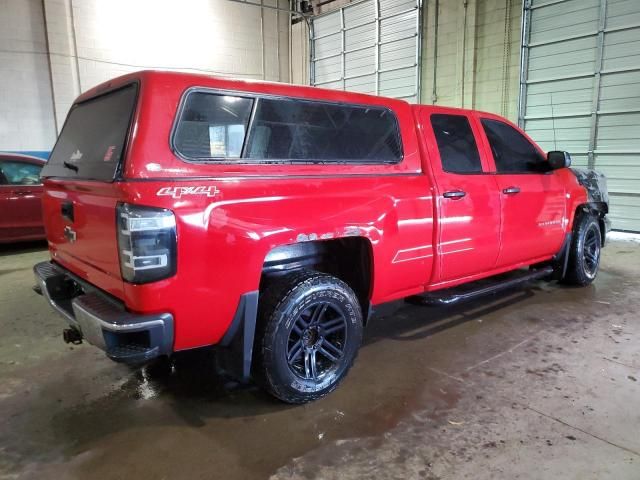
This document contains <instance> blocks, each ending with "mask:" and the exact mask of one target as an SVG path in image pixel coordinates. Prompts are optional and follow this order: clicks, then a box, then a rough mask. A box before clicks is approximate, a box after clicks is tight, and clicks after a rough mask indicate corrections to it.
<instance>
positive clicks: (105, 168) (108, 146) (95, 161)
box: [42, 84, 137, 181]
mask: <svg viewBox="0 0 640 480" xmlns="http://www.w3.org/2000/svg"><path fill="white" fill-rule="evenodd" d="M136 93H137V85H135V84H132V85H129V86H126V87H124V88H121V89H119V90H115V91H113V92H110V93H107V94H105V95H101V96H99V97H96V98H92V99H90V100H87V101H85V102H82V103H80V104H77V105H74V106H73V107H72V108H71V111H70V112H69V115H68V116H67V121H66V122H65V124H64V127H63V128H62V132H61V133H60V136H59V137H58V141H57V143H56V145H55V147H54V148H53V151H52V152H51V156H50V158H49V162H48V163H47V165H46V166H45V168H44V169H43V170H42V176H43V177H72V178H82V179H90V180H101V181H112V180H113V179H114V177H115V175H116V172H117V171H118V166H119V164H120V162H121V160H122V155H123V153H124V147H125V142H126V138H127V132H128V130H129V125H130V124H131V117H132V114H133V110H134V108H135V104H136Z"/></svg>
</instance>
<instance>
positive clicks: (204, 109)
mask: <svg viewBox="0 0 640 480" xmlns="http://www.w3.org/2000/svg"><path fill="white" fill-rule="evenodd" d="M252 106H253V99H250V98H242V97H234V96H230V95H219V94H212V93H203V92H193V93H190V94H189V96H188V97H187V100H186V102H185V105H184V109H183V111H182V115H181V117H180V122H179V123H178V128H177V129H176V134H175V140H174V144H175V148H176V150H177V151H178V152H180V153H181V154H182V155H184V156H186V157H189V158H203V159H207V158H240V155H241V154H242V144H243V143H244V137H245V133H246V131H247V126H248V124H249V118H250V117H251V108H252Z"/></svg>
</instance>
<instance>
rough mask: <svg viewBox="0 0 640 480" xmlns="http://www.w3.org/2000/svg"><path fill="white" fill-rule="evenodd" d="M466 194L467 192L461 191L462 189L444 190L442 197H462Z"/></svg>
mask: <svg viewBox="0 0 640 480" xmlns="http://www.w3.org/2000/svg"><path fill="white" fill-rule="evenodd" d="M466 194H467V192H463V191H462V190H451V191H449V192H444V193H443V194H442V196H443V197H444V198H462V197H464V196H465V195H466Z"/></svg>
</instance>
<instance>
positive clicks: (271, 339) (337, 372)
mask: <svg viewBox="0 0 640 480" xmlns="http://www.w3.org/2000/svg"><path fill="white" fill-rule="evenodd" d="M325 305H326V306H325ZM322 306H325V307H324V310H323V309H322V308H321V307H322ZM318 311H322V313H318ZM308 312H310V313H311V316H309V315H310V313H308ZM314 312H315V313H314ZM316 313H318V315H319V318H321V317H322V316H324V317H322V318H325V320H324V323H322V322H320V320H317V322H316V323H317V327H314V324H313V318H314V316H315V315H316ZM341 316H342V317H344V321H343V323H342V324H341V323H340V318H341ZM258 322H259V323H258V329H257V332H256V333H257V336H256V357H257V358H256V363H255V365H256V371H255V377H256V380H257V381H258V383H260V384H261V386H262V387H263V388H264V389H265V390H266V391H267V392H269V393H270V394H272V395H273V396H275V397H276V398H278V399H280V400H282V401H283V402H287V403H294V404H299V403H306V402H310V401H313V400H316V399H318V398H320V397H323V396H325V395H327V394H328V393H330V392H332V391H333V390H335V389H336V387H337V386H338V384H339V383H340V382H341V381H342V380H343V379H344V377H345V376H346V374H347V372H348V371H349V369H350V368H351V366H352V365H353V362H354V360H355V358H356V356H357V353H358V349H359V347H360V344H361V342H362V329H363V328H362V325H363V324H362V310H361V308H360V303H359V302H358V298H357V297H356V294H355V293H354V292H353V290H352V289H351V288H350V287H349V286H348V285H347V284H346V283H344V282H343V281H342V280H339V279H337V278H335V277H333V276H331V275H327V274H324V273H319V272H315V271H310V270H302V271H298V272H293V273H291V274H287V275H284V276H282V277H277V278H275V279H272V280H269V281H268V283H267V285H266V286H265V287H264V289H263V291H261V292H260V304H259V308H258ZM301 322H302V323H301ZM305 324H306V327H304V326H305ZM301 325H302V328H301ZM323 325H328V327H327V328H326V329H325V328H324V326H323ZM331 325H333V327H332V326H331ZM336 325H337V327H336ZM341 325H344V326H343V327H341ZM313 328H316V330H315V331H316V337H315V343H314V338H311V337H313V335H311V334H309V335H307V337H304V335H306V334H307V333H308V332H311V331H312V329H313ZM336 328H338V331H337V332H334V333H329V332H330V330H332V329H333V330H336ZM305 332H307V333H305ZM303 337H304V338H303ZM305 338H306V339H307V340H308V342H307V341H306V340H304V339H305ZM336 338H338V339H337V340H336ZM341 338H342V341H340V339H341ZM296 339H297V340H296ZM325 341H327V342H329V341H330V342H334V343H335V345H334V348H336V345H337V346H338V347H342V354H341V355H336V356H335V358H336V359H337V361H336V362H335V364H333V363H332V362H333V361H332V360H329V358H328V357H326V358H325V357H324V354H322V353H320V350H323V351H325V352H327V353H330V354H331V355H333V354H334V352H335V350H331V351H330V350H329V346H327V345H326V343H324V342H325ZM305 342H306V343H305ZM307 344H309V345H307ZM318 345H319V346H318ZM298 347H299V348H300V349H302V353H301V354H300V353H297V350H295V349H296V348H298ZM294 354H297V357H295V355H294ZM300 355H302V358H299V357H300ZM312 355H313V364H314V365H315V366H314V367H313V369H311V367H310V365H311V356H312ZM294 357H295V361H294V362H293V364H292V363H291V362H292V360H291V359H292V358H294ZM301 361H302V364H303V365H302V366H301V365H300V362H301ZM328 364H332V366H330V367H326V371H324V372H322V376H320V375H319V374H318V375H317V377H316V376H314V375H313V374H317V373H318V371H319V370H318V368H319V366H321V367H322V366H326V365H328ZM308 366H309V369H308V370H307V367H308ZM296 369H298V370H296ZM311 370H313V371H312V372H311ZM306 375H310V377H309V378H307V376H306Z"/></svg>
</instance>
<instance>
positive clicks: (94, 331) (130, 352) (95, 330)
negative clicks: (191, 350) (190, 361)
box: [33, 262, 174, 364]
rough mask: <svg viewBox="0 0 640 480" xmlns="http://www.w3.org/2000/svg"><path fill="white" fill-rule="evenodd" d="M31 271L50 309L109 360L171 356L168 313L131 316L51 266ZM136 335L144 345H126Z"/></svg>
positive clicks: (115, 301) (108, 297) (117, 303)
mask: <svg viewBox="0 0 640 480" xmlns="http://www.w3.org/2000/svg"><path fill="white" fill-rule="evenodd" d="M33 271H34V274H35V276H36V282H37V284H38V287H39V290H40V291H41V293H42V295H43V296H44V297H45V299H46V300H47V301H48V302H49V304H50V305H51V307H52V308H53V309H54V310H55V311H56V312H58V313H59V314H60V315H62V316H63V317H64V318H65V320H66V321H67V323H68V324H69V325H70V326H71V328H73V329H75V330H76V331H77V332H79V333H80V334H81V335H82V338H84V339H85V340H87V341H88V342H89V343H91V344H92V345H94V346H96V347H98V348H100V349H101V350H104V351H105V353H106V354H107V356H108V357H109V358H111V359H112V360H115V361H118V362H123V363H130V364H138V363H141V362H145V361H148V360H151V359H152V358H155V357H157V356H159V355H170V354H171V353H173V332H174V322H173V316H172V315H171V314H170V313H158V314H150V315H138V314H134V313H131V312H129V311H127V309H126V308H125V305H124V303H122V302H121V301H119V300H118V299H115V298H114V297H112V296H111V295H108V294H107V293H105V292H103V291H102V290H100V289H98V288H97V287H95V286H93V285H91V284H90V283H88V282H86V281H84V280H81V279H79V278H78V277H77V276H76V275H74V274H72V273H71V272H69V271H68V270H67V269H65V268H64V267H62V266H60V265H58V264H56V263H54V262H41V263H38V264H36V265H35V266H34V267H33ZM136 334H140V335H138V336H143V337H144V338H145V340H146V342H145V344H144V345H140V344H137V343H136V344H130V342H129V341H128V338H130V337H132V336H135V335H136Z"/></svg>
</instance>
